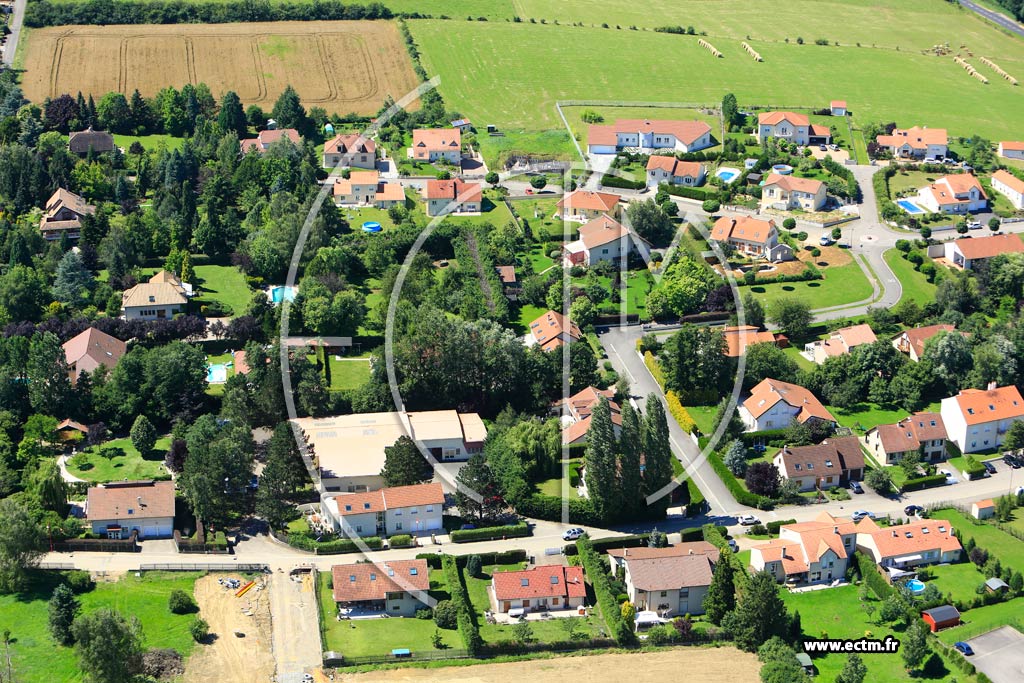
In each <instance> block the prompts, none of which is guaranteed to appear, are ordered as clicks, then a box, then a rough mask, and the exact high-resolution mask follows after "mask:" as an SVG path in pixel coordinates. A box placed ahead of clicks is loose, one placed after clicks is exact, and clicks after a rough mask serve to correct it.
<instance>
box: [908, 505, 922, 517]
mask: <svg viewBox="0 0 1024 683" xmlns="http://www.w3.org/2000/svg"><path fill="white" fill-rule="evenodd" d="M922 512H924V508H923V507H921V506H920V505H908V506H907V507H905V508H903V514H905V515H906V516H907V517H913V516H915V515H919V514H921V513H922Z"/></svg>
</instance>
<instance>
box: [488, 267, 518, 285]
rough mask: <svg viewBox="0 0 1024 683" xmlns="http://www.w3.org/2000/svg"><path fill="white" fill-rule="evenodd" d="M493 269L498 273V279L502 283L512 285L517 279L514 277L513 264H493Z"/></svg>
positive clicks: (514, 268)
mask: <svg viewBox="0 0 1024 683" xmlns="http://www.w3.org/2000/svg"><path fill="white" fill-rule="evenodd" d="M494 270H495V271H497V273H498V279H499V280H500V281H501V284H503V285H514V284H515V283H516V282H518V280H517V279H516V267H515V266H495V267H494Z"/></svg>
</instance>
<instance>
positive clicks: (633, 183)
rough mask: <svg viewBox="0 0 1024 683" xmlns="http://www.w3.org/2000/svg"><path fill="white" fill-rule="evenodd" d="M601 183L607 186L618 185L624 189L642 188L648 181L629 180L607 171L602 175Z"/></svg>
mask: <svg viewBox="0 0 1024 683" xmlns="http://www.w3.org/2000/svg"><path fill="white" fill-rule="evenodd" d="M601 185H603V186H605V187H618V188H622V189H624V190H642V189H644V188H646V187H647V182H646V181H644V180H629V179H627V178H623V177H622V176H617V175H612V174H610V173H607V174H605V175H604V176H602V177H601Z"/></svg>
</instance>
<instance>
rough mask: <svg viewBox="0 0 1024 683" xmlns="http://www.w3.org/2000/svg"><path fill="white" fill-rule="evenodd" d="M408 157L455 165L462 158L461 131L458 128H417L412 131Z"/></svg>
mask: <svg viewBox="0 0 1024 683" xmlns="http://www.w3.org/2000/svg"><path fill="white" fill-rule="evenodd" d="M409 157H410V158H412V159H415V160H416V161H429V162H434V161H446V162H448V163H449V164H454V165H456V166H457V165H458V164H459V162H460V161H461V160H462V131H461V130H460V129H458V128H417V129H416V130H414V131H413V132H412V147H410V148H409Z"/></svg>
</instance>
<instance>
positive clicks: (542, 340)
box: [530, 311, 583, 351]
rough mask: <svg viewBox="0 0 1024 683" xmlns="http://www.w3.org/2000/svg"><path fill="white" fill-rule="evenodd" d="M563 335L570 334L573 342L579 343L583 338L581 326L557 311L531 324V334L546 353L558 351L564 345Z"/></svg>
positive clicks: (546, 314)
mask: <svg viewBox="0 0 1024 683" xmlns="http://www.w3.org/2000/svg"><path fill="white" fill-rule="evenodd" d="M562 333H565V334H568V335H569V338H570V340H571V341H578V340H579V339H580V338H581V337H583V333H582V332H581V331H580V328H579V325H577V324H576V323H574V322H572V321H571V320H566V318H565V316H563V315H562V314H561V313H557V312H555V311H548V312H547V313H545V314H544V315H542V316H540V317H539V318H537V319H536V320H534V321H533V322H532V323H530V334H532V335H533V339H534V341H536V342H537V344H538V345H539V346H540V347H541V348H542V349H544V350H545V351H550V350H551V349H556V348H558V347H559V346H561V345H562V344H563V341H562V339H561V335H562Z"/></svg>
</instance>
